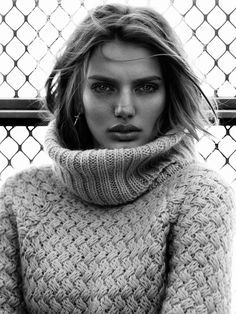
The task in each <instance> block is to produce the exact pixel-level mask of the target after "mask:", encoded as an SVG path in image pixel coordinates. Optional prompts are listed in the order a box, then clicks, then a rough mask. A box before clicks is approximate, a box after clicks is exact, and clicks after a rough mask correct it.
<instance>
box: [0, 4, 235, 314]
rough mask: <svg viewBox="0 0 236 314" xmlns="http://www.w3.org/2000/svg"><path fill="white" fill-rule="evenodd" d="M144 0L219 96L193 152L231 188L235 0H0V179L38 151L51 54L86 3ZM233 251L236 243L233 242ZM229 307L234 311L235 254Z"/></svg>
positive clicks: (39, 159) (37, 159) (40, 158)
mask: <svg viewBox="0 0 236 314" xmlns="http://www.w3.org/2000/svg"><path fill="white" fill-rule="evenodd" d="M114 2H116V3H128V4H131V5H135V6H150V7H152V8H154V9H155V10H157V11H158V12H160V13H162V14H163V15H164V16H165V17H166V19H167V20H168V21H169V22H170V24H171V25H172V26H173V27H174V29H175V31H176V32H177V34H178V35H179V37H180V39H181V41H182V42H183V44H184V48H185V51H186V54H187V58H188V59H189V62H190V64H191V65H192V67H193V68H194V70H195V72H196V73H197V75H198V76H199V78H200V80H201V82H202V85H201V86H202V89H203V90H204V92H205V93H206V95H207V96H209V97H212V96H214V97H216V98H217V99H218V102H219V117H220V125H219V126H215V127H212V128H210V130H209V131H210V132H211V133H212V137H206V136H204V137H202V138H201V140H200V141H199V143H197V144H196V145H197V150H198V152H199V159H200V160H205V161H206V162H207V163H208V165H209V167H211V168H214V169H216V170H218V171H219V172H220V173H221V174H222V176H223V177H224V178H225V180H226V181H228V182H229V183H230V184H231V185H232V187H233V188H234V189H235V191H236V1H235V0H221V1H220V0H219V1H217V0H172V1H171V0H165V1H163V0H130V1H128V0H126V1H125V0H124V1H102V0H80V1H79V0H61V1H60V0H1V1H0V182H1V181H3V180H5V179H6V178H7V177H8V176H9V175H11V174H13V173H14V172H15V171H18V170H20V169H23V168H25V167H27V166H29V164H31V163H33V164H36V165H40V164H43V163H48V162H49V159H48V157H47V156H46V154H45V153H44V152H43V140H44V134H45V130H46V124H45V122H42V121H41V120H40V115H41V113H42V112H43V110H42V109H41V107H40V98H41V97H43V96H44V83H45V80H46V78H47V76H48V74H49V73H50V70H51V68H52V66H53V64H54V61H55V58H56V54H57V53H58V52H59V50H60V49H61V48H62V47H63V44H64V42H65V40H66V39H67V38H68V37H69V35H70V34H71V33H72V32H73V30H74V27H75V25H76V24H78V23H79V22H80V21H81V20H82V19H83V17H84V16H85V15H86V13H87V12H88V10H90V9H91V8H93V7H95V6H96V5H99V4H102V3H114ZM234 252H235V256H236V246H235V247H234ZM233 264H234V265H235V267H233V291H232V294H233V298H232V299H233V309H232V313H233V314H235V313H236V301H235V299H236V269H235V270H234V268H236V257H234V261H233Z"/></svg>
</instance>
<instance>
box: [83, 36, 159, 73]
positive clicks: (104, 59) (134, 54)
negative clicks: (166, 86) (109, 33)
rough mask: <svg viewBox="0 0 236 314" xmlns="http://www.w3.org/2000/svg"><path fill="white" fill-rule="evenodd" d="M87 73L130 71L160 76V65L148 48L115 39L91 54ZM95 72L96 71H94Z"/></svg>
mask: <svg viewBox="0 0 236 314" xmlns="http://www.w3.org/2000/svg"><path fill="white" fill-rule="evenodd" d="M87 70H88V71H87V73H88V72H89V73H90V74H91V73H92V74H94V72H95V73H96V72H98V73H99V74H102V73H103V72H108V73H109V72H110V74H116V73H119V72H122V71H124V72H125V73H127V72H128V74H130V73H129V71H132V73H133V74H135V75H136V74H137V75H138V74H139V73H143V74H144V75H159V76H161V67H160V64H159V62H158V59H157V58H152V54H151V53H150V52H149V50H148V49H146V48H143V47H141V46H140V45H136V44H133V43H124V42H120V41H117V40H114V41H111V42H108V43H105V44H104V45H102V46H100V47H99V48H97V49H96V50H95V51H94V53H93V54H92V56H91V58H90V61H89V64H88V69H87ZM96 74H97V73H96ZM104 74H105V73H104Z"/></svg>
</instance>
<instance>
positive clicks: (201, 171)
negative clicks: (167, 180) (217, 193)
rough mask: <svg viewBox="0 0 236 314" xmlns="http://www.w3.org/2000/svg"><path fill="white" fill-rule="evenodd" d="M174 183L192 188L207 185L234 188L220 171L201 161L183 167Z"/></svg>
mask: <svg viewBox="0 0 236 314" xmlns="http://www.w3.org/2000/svg"><path fill="white" fill-rule="evenodd" d="M172 183H173V185H174V187H178V188H179V187H184V188H186V189H190V190H191V189H193V190H195V189H196V188H201V187H207V186H208V187H209V188H211V187H212V186H215V187H216V186H218V187H221V188H224V189H232V187H231V186H230V183H229V182H227V181H226V179H225V178H224V177H223V176H222V175H221V174H220V173H219V172H217V171H216V170H214V169H212V168H210V167H208V166H207V165H206V164H204V163H200V162H194V163H191V164H189V165H187V166H186V167H184V168H183V169H181V170H180V171H179V172H178V173H177V174H176V176H175V178H174V179H173V180H172Z"/></svg>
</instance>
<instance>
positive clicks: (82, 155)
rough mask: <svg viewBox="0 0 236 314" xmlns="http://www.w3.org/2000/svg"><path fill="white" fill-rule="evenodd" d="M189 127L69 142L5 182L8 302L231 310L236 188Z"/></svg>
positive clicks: (179, 312) (5, 306) (0, 256)
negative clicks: (109, 144)
mask: <svg viewBox="0 0 236 314" xmlns="http://www.w3.org/2000/svg"><path fill="white" fill-rule="evenodd" d="M186 143H187V140H186V136H185V135H183V134H175V135H166V136H163V137H160V138H158V139H156V140H154V141H153V142H151V143H148V144H145V145H143V146H140V147H136V148H126V149H112V150H109V149H98V150H85V151H80V150H75V151H70V150H68V149H65V148H63V147H61V145H60V143H59V141H58V138H57V135H56V132H55V126H54V124H51V125H50V127H49V128H48V133H47V136H46V141H45V149H46V151H47V152H48V154H49V156H50V157H51V158H52V161H53V163H52V165H48V166H43V167H38V168H36V167H30V168H29V169H27V170H24V171H22V172H20V173H18V174H16V175H15V176H13V177H11V178H8V179H7V180H6V182H5V183H4V184H3V185H2V187H1V192H0V313H30V314H34V313H40V314H42V313H52V314H54V313H55V314H56V313H57V314H58V313H65V314H66V313H97V314H98V313H111V314H116V313H117V314H118V313H123V314H129V313H140V314H143V313H158V314H203V313H204V314H206V313H212V314H213V313H214V314H216V313H217V314H229V313H230V269H231V264H230V260H231V238H232V232H231V230H232V219H231V216H232V209H233V207H234V201H233V197H232V191H231V189H230V188H229V187H228V185H227V184H226V183H224V181H223V180H222V178H220V177H219V175H218V174H217V173H215V172H214V171H212V170H210V169H207V168H206V167H205V166H203V165H200V164H198V163H197V162H196V161H195V160H194V159H193V158H189V157H187V156H188V154H187V153H186V154H181V153H180V152H181V151H182V152H183V151H184V149H185V148H186Z"/></svg>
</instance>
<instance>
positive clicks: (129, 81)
mask: <svg viewBox="0 0 236 314" xmlns="http://www.w3.org/2000/svg"><path fill="white" fill-rule="evenodd" d="M150 56H151V53H150V52H149V51H148V50H147V49H145V48H142V47H140V46H138V45H135V44H132V43H124V42H121V41H118V40H114V41H111V42H108V43H106V44H104V45H103V46H102V47H101V49H97V50H95V52H94V53H93V55H92V56H91V58H90V61H89V64H88V68H87V71H86V75H85V80H84V86H83V91H82V97H83V104H84V110H85V116H86V120H87V124H88V127H89V129H90V131H91V133H92V136H93V139H94V147H95V148H131V147H137V146H140V145H143V144H146V143H147V142H149V141H151V140H153V139H154V138H155V136H156V131H155V124H156V121H157V119H158V117H159V116H160V114H161V113H162V111H163V108H164V106H165V98H166V95H165V86H164V81H163V76H162V72H161V67H160V64H159V62H158V61H157V59H156V58H150ZM127 60H129V61H127ZM130 60H131V61H130Z"/></svg>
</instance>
